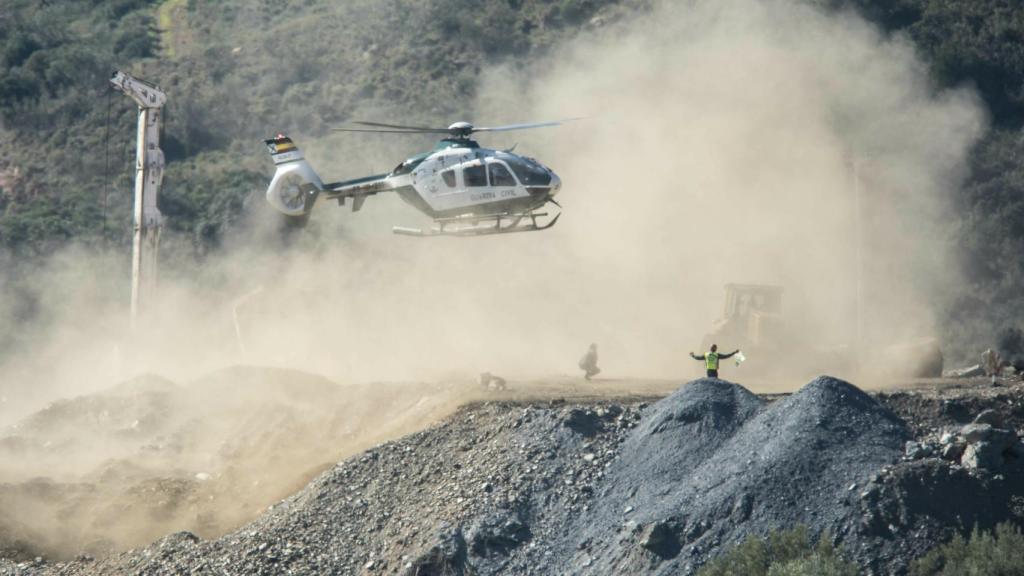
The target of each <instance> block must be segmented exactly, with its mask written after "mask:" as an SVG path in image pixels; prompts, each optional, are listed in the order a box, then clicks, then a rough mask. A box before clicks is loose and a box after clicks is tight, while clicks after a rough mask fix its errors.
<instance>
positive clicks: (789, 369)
mask: <svg viewBox="0 0 1024 576" xmlns="http://www.w3.org/2000/svg"><path fill="white" fill-rule="evenodd" d="M782 294H783V288H782V286H773V285H768V284H726V285H725V307H724V309H723V310H722V316H721V318H719V319H718V320H715V322H714V323H713V324H712V325H711V331H710V332H708V333H707V334H705V336H704V339H703V341H702V344H701V345H702V350H707V349H709V348H710V347H711V345H712V344H718V345H719V346H720V347H721V348H722V349H723V350H731V349H733V348H738V349H740V350H743V351H744V353H745V355H746V356H749V357H751V358H757V365H758V369H757V372H758V373H760V374H762V375H779V374H792V373H801V374H821V373H830V374H851V373H854V371H855V370H857V369H858V365H859V364H861V363H860V362H858V359H857V358H858V351H857V349H856V347H855V346H851V345H849V344H846V343H831V344H829V343H825V342H820V341H809V340H808V339H807V337H806V335H803V334H800V333H796V332H794V327H793V323H792V321H789V320H787V319H786V318H785V317H784V315H783V311H782ZM860 356H861V357H862V358H869V357H870V358H873V360H872V362H871V365H872V366H873V367H874V370H875V371H877V372H881V373H883V374H884V375H885V376H888V377H915V378H931V377H938V376H940V375H941V374H942V366H943V357H942V351H941V349H940V348H939V344H938V341H937V340H936V339H935V338H930V337H928V338H915V339H910V340H903V341H898V342H896V343H893V344H890V345H889V346H885V347H884V348H881V349H873V350H862V351H861V353H860ZM794 364H796V365H794Z"/></svg>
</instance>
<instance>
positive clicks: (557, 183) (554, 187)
mask: <svg viewBox="0 0 1024 576" xmlns="http://www.w3.org/2000/svg"><path fill="white" fill-rule="evenodd" d="M561 189H562V179H561V178H559V177H558V174H555V173H554V172H551V188H549V189H548V196H549V197H550V196H554V195H555V194H558V191H559V190H561Z"/></svg>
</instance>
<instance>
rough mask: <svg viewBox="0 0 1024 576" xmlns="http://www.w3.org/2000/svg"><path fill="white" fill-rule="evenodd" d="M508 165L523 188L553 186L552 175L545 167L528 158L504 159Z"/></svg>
mask: <svg viewBox="0 0 1024 576" xmlns="http://www.w3.org/2000/svg"><path fill="white" fill-rule="evenodd" d="M502 160H504V161H505V162H507V163H508V165H509V167H510V168H512V171H513V172H515V173H516V177H517V178H519V181H520V182H522V184H523V186H547V185H549V184H551V173H550V172H548V171H547V170H545V169H544V167H543V166H541V165H540V164H537V163H536V162H534V161H532V160H529V159H527V158H520V157H516V156H514V157H510V158H502Z"/></svg>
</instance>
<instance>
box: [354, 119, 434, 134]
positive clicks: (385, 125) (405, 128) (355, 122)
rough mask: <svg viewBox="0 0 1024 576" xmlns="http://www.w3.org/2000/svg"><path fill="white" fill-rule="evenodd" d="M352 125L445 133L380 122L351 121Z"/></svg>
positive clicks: (423, 127)
mask: <svg viewBox="0 0 1024 576" xmlns="http://www.w3.org/2000/svg"><path fill="white" fill-rule="evenodd" d="M352 123H353V124H359V125H360V126H375V127H377V128H397V129H399V130H411V131H416V132H447V131H448V129H447V128H429V127H427V126H403V125H401V124H383V123H381V122H365V121H361V120H353V121H352Z"/></svg>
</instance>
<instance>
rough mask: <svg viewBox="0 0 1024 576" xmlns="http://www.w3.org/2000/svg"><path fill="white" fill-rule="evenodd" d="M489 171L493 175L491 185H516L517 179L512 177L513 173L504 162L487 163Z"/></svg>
mask: <svg viewBox="0 0 1024 576" xmlns="http://www.w3.org/2000/svg"><path fill="white" fill-rule="evenodd" d="M487 171H488V172H490V175H491V186H515V185H516V179H515V178H513V177H512V173H511V172H509V171H508V168H505V165H504V164H498V163H497V162H492V163H490V164H488V165H487Z"/></svg>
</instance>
